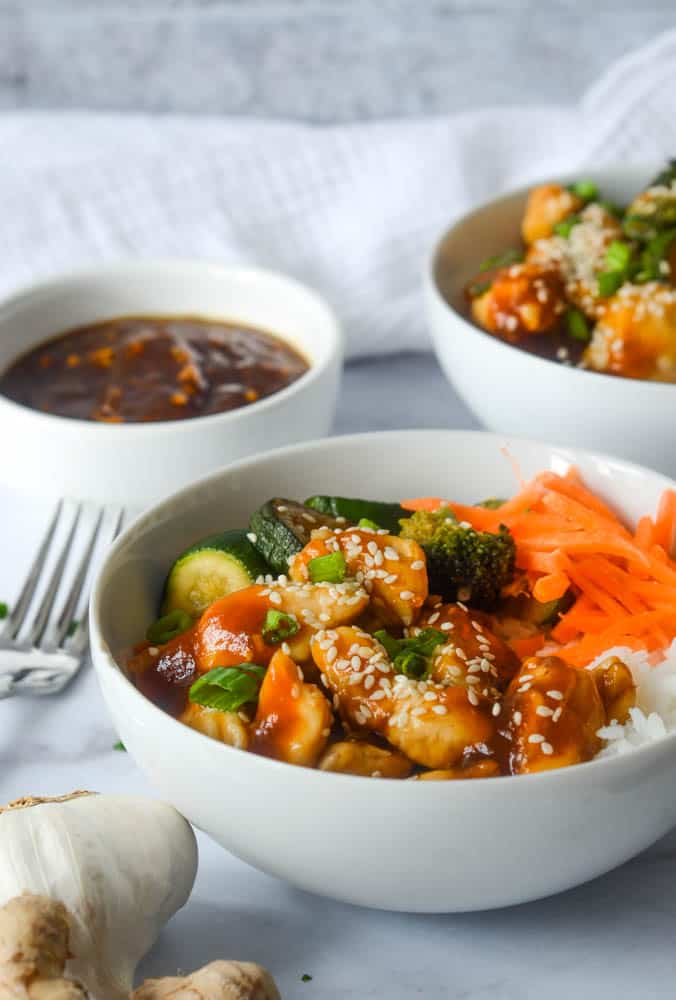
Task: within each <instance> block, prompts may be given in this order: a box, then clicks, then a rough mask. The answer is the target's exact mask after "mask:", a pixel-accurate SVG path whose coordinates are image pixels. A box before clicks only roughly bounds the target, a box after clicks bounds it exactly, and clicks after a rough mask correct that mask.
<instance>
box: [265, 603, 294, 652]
mask: <svg viewBox="0 0 676 1000" xmlns="http://www.w3.org/2000/svg"><path fill="white" fill-rule="evenodd" d="M299 630H300V625H299V624H298V619H297V618H296V617H295V616H294V615H287V614H285V613H284V612H283V611H273V610H270V611H268V613H267V614H266V616H265V621H264V622H263V628H262V629H261V634H262V636H263V638H264V640H265V641H266V642H267V644H268V645H275V644H276V643H278V642H284V640H285V639H290V638H291V636H292V635H295V634H296V632H298V631H299Z"/></svg>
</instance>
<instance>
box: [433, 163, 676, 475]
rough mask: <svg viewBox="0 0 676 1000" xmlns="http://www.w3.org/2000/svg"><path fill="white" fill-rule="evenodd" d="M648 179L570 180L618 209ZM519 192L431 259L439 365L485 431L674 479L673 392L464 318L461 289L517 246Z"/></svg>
mask: <svg viewBox="0 0 676 1000" xmlns="http://www.w3.org/2000/svg"><path fill="white" fill-rule="evenodd" d="M655 172H656V171H655V168H654V167H653V168H650V167H642V168H640V167H631V168H623V169H614V170H592V169H590V170H586V169H584V170H581V171H578V172H577V174H576V175H575V176H576V177H577V178H578V179H579V178H580V177H582V176H584V177H585V178H587V177H590V178H591V179H593V180H595V181H596V182H597V183H598V185H599V187H600V189H601V191H602V192H603V194H604V196H605V197H608V198H610V199H611V200H614V201H617V202H619V203H620V204H626V203H628V202H629V201H630V200H631V198H632V197H633V195H635V194H636V192H638V191H640V190H641V189H642V188H643V187H645V185H646V182H647V181H648V180H649V179H650V177H651V176H653V175H654V174H655ZM573 179H574V178H573V177H572V176H564V177H563V178H561V180H562V181H563V182H564V183H566V182H569V181H571V180H573ZM531 186H532V185H531ZM527 193H528V189H526V188H524V189H522V190H520V191H516V192H513V193H511V194H507V195H505V196H504V197H501V198H498V199H497V200H495V201H491V202H489V203H488V204H487V205H483V206H482V207H481V208H478V209H476V210H475V211H473V212H470V213H469V214H468V215H466V216H464V217H463V218H461V219H460V220H459V221H458V222H456V223H455V225H453V226H452V228H451V229H449V230H448V232H447V233H446V234H445V235H444V236H443V237H442V238H441V240H440V241H439V243H438V244H437V246H436V248H435V250H434V252H433V254H432V257H431V261H430V263H429V265H428V267H427V269H426V273H425V302H426V311H427V320H428V325H429V329H430V333H431V335H432V341H433V344H434V348H435V351H436V354H437V357H438V359H439V362H440V364H441V367H442V368H443V370H444V372H445V374H446V376H447V378H448V380H449V381H450V382H451V383H452V384H453V385H454V386H455V388H456V390H457V392H458V394H459V395H460V396H461V397H462V399H463V400H464V401H465V403H467V405H468V406H469V408H470V409H471V410H472V411H473V412H474V414H475V415H476V416H477V417H478V419H479V420H480V421H481V423H482V424H483V425H484V426H486V427H488V428H489V429H490V430H496V431H501V432H503V433H507V434H525V435H530V434H537V435H538V437H541V438H543V439H544V440H546V441H553V442H559V443H561V444H567V445H574V446H576V447H584V448H593V449H598V450H600V451H607V452H610V453H612V454H616V455H620V456H621V457H623V458H628V459H631V460H632V461H637V462H642V463H644V464H646V465H650V466H653V467H654V468H657V469H660V470H662V471H664V472H667V473H669V474H671V475H675V474H676V425H674V421H673V414H674V408H675V407H676V386H675V385H669V384H665V383H658V382H648V381H641V380H637V379H628V378H619V377H617V376H612V375H602V374H599V373H597V372H589V371H582V370H580V369H576V368H571V367H566V366H564V365H562V364H559V363H557V362H555V361H549V360H547V359H544V358H539V357H536V356H535V355H533V354H530V353H528V352H527V351H524V350H522V349H520V348H519V347H514V346H512V345H511V344H508V343H505V342H504V341H502V340H499V339H498V338H497V337H494V336H492V335H491V334H489V333H486V332H485V331H483V330H481V329H480V328H479V327H477V326H475V325H474V323H472V322H471V321H470V320H469V319H468V318H467V313H466V306H465V302H464V292H463V290H464V288H465V286H466V284H467V282H468V281H469V280H470V279H471V278H473V277H474V276H475V275H476V272H477V269H478V266H479V264H480V263H481V261H482V260H484V259H486V258H487V257H490V256H492V255H493V254H496V253H501V252H503V251H504V250H506V249H508V248H509V247H515V246H520V234H519V226H520V222H521V217H522V215H523V208H524V205H525V201H526V196H527Z"/></svg>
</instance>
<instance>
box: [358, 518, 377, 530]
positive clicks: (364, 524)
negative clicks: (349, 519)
mask: <svg viewBox="0 0 676 1000" xmlns="http://www.w3.org/2000/svg"><path fill="white" fill-rule="evenodd" d="M357 527H358V528H371V529H372V530H373V531H380V525H379V524H376V522H375V521H372V520H371V518H370V517H360V518H359V520H358V521H357Z"/></svg>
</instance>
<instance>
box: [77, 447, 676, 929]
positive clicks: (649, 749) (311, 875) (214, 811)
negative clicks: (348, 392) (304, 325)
mask: <svg viewBox="0 0 676 1000" xmlns="http://www.w3.org/2000/svg"><path fill="white" fill-rule="evenodd" d="M505 446H507V447H508V449H509V455H510V456H511V459H512V460H516V461H517V462H518V463H519V466H520V468H521V471H522V473H523V475H524V476H525V477H529V476H531V475H533V474H535V473H536V472H538V471H541V470H542V469H551V470H553V471H555V472H559V473H563V472H565V470H566V469H567V468H568V466H569V465H570V464H571V463H573V464H574V465H576V466H577V467H578V468H579V470H580V472H581V474H582V476H583V477H584V479H585V481H586V482H587V484H588V485H589V486H590V487H591V488H592V489H593V490H595V491H598V492H599V493H601V494H602V495H603V496H604V497H606V498H607V499H608V500H609V501H611V502H612V503H613V504H614V505H616V507H617V508H618V510H619V512H621V513H623V514H624V515H625V516H626V518H627V519H628V521H635V520H636V519H637V518H638V517H639V516H640V515H641V514H643V513H644V512H645V511H653V510H654V509H655V507H656V504H657V501H658V498H659V495H660V494H661V492H662V490H663V489H664V488H665V487H666V486H668V485H671V484H670V483H669V482H668V481H667V480H666V479H665V478H664V477H662V476H660V475H658V474H656V473H653V472H649V471H647V470H645V469H642V468H639V467H637V466H633V465H629V464H625V463H623V462H621V461H616V460H614V459H610V458H605V457H602V456H597V455H593V454H590V453H586V452H581V451H576V450H573V449H567V448H559V447H552V446H550V445H546V444H539V443H534V442H528V441H524V440H516V439H514V440H508V439H506V438H504V437H502V436H498V435H492V434H487V433H482V432H460V431H409V432H400V433H396V432H392V433H384V434H364V435H360V436H354V437H339V438H333V439H330V440H327V441H322V442H314V443H312V444H308V445H303V446H298V447H293V448H286V449H282V450H279V451H277V452H274V453H269V454H266V455H262V456H259V457H257V458H254V459H249V460H246V461H243V462H240V463H237V464H236V465H232V466H230V467H229V468H227V469H223V470H222V471H220V472H218V473H216V474H214V475H212V476H210V477H209V478H206V479H203V480H201V481H200V482H198V483H196V484H194V485H192V486H190V487H188V488H187V489H184V490H182V491H181V492H179V493H177V494H175V495H174V496H172V497H171V498H169V499H167V500H165V501H164V502H162V503H161V504H160V505H159V506H157V507H155V508H154V509H152V510H151V511H149V512H147V513H146V514H144V515H142V516H141V518H140V519H139V520H137V521H136V523H135V524H134V525H133V526H131V527H130V528H129V529H128V530H127V531H126V532H125V534H124V535H123V536H122V537H121V538H120V539H119V540H118V542H117V543H116V544H115V546H114V547H113V549H112V550H111V552H110V553H109V555H108V558H107V560H106V563H105V565H104V567H103V569H102V571H101V573H100V575H99V578H98V582H97V584H96V587H95V592H94V595H93V599H92V604H91V639H92V651H93V657H94V663H95V666H96V670H97V672H98V675H99V681H100V684H101V688H102V691H103V694H104V697H105V700H106V701H107V703H108V706H109V709H110V712H111V714H112V717H113V720H114V723H115V726H116V728H117V730H118V731H119V734H120V737H121V739H122V740H123V741H124V744H125V746H126V747H127V749H128V750H129V752H130V753H131V754H132V756H133V757H134V759H135V760H136V761H137V762H138V764H139V766H140V767H141V768H142V770H143V771H144V772H145V773H146V775H147V776H148V778H149V779H150V781H151V782H152V783H153V785H154V786H155V788H156V789H157V790H158V792H159V793H160V794H161V795H162V796H163V798H165V799H167V800H168V801H170V802H171V803H173V804H174V805H175V806H176V807H177V808H178V809H179V810H180V811H181V812H182V813H183V814H184V815H185V816H186V817H187V818H188V819H189V820H191V822H193V823H194V824H195V825H196V826H198V827H200V828H201V829H202V830H204V831H206V832H207V833H208V834H209V835H210V836H211V837H213V838H214V839H215V840H216V841H218V842H219V843H220V844H222V845H223V847H225V848H227V849H228V850H229V851H232V852H233V853H234V854H236V855H237V856H238V857H240V858H242V859H243V860H245V861H246V862H248V863H250V864H252V865H254V866H255V867H257V868H260V869H262V870H263V871H266V872H269V873H270V874H272V875H276V876H278V877H280V878H283V879H286V880H287V881H289V882H291V883H293V884H294V885H296V886H299V887H301V888H303V889H307V890H309V891H311V892H316V893H320V894H322V895H326V896H330V897H333V898H335V899H340V900H345V901H348V902H351V903H357V904H361V905H365V906H373V907H380V908H384V909H391V910H408V911H419V912H451V911H463V910H474V909H485V908H490V907H499V906H506V905H510V904H513V903H521V902H524V901H526V900H531V899H536V898H538V897H542V896H546V895H549V894H552V893H556V892H560V891H561V890H563V889H568V888H570V887H571V886H575V885H578V884H580V883H582V882H584V881H586V880H587V879H591V878H594V877H595V876H597V875H600V874H602V873H603V872H606V871H608V870H609V869H611V868H613V867H615V866H617V865H619V864H621V863H622V862H623V861H626V860H627V859H628V858H630V857H632V856H633V855H634V854H636V853H637V852H639V851H641V850H642V849H643V848H645V847H647V846H648V845H649V844H651V843H652V842H653V841H655V840H656V839H657V838H659V837H660V836H662V835H663V834H665V833H666V832H667V831H668V830H669V829H670V827H672V826H673V824H674V823H676V795H675V794H674V787H675V778H674V775H675V773H676V770H675V769H676V735H670V736H667V737H665V738H663V739H661V740H659V741H656V742H654V743H651V744H650V745H647V746H644V747H641V748H638V749H636V750H634V751H632V752H631V753H628V754H626V755H624V756H615V757H611V758H606V759H597V760H594V761H592V762H590V763H586V764H580V765H577V766H574V767H568V768H563V769H560V770H554V771H549V772H546V773H540V774H530V775H520V776H516V777H504V778H488V779H484V780H480V781H479V780H475V781H429V782H422V781H395V780H372V779H369V778H360V777H352V776H347V775H342V774H331V773H325V772H322V771H319V770H310V769H306V768H302V767H294V766H291V765H289V764H285V763H281V762H278V761H275V760H271V759H268V758H264V757H260V756H256V755H255V754H253V753H248V752H244V751H240V750H237V749H234V748H232V747H230V746H226V745H224V744H221V743H219V742H216V741H214V740H212V739H210V738H208V737H206V736H203V735H201V734H200V733H198V732H195V731H194V730H192V729H190V728H188V727H186V726H184V725H183V724H181V723H180V722H178V721H176V720H175V719H173V718H172V717H171V716H169V715H168V714H165V712H163V711H162V710H161V709H160V708H158V707H156V706H155V705H154V704H152V703H151V702H150V701H149V700H147V699H146V698H145V697H144V696H143V695H142V694H141V693H140V692H139V691H138V690H137V688H136V687H134V685H133V684H132V683H131V682H130V680H128V679H127V677H126V676H125V674H124V672H123V670H122V669H121V668H120V665H119V664H120V662H122V661H123V652H124V651H125V650H129V648H130V647H131V646H133V645H134V644H135V643H136V642H137V641H138V639H139V636H142V635H143V634H144V632H145V629H146V627H147V625H148V623H149V622H150V621H151V620H152V619H153V618H154V617H155V616H156V614H157V606H158V601H159V597H160V594H161V591H162V586H163V581H164V578H165V574H166V572H167V568H168V567H169V566H170V565H171V564H172V562H173V561H174V559H175V558H176V555H177V553H178V552H180V551H181V550H182V549H184V548H185V547H186V546H188V545H190V544H192V543H193V542H194V541H195V540H196V539H197V538H199V537H203V536H205V535H208V534H210V533H212V532H216V531H220V530H222V529H224V528H228V527H237V526H242V525H246V524H247V523H248V518H249V515H250V513H251V512H252V510H253V509H255V508H256V507H257V506H258V505H259V504H261V503H262V502H264V501H265V500H267V499H268V498H269V497H271V496H292V497H299V498H302V497H305V496H308V495H310V494H313V493H316V492H322V493H328V494H337V495H358V494H359V493H360V492H361V493H362V494H363V493H364V492H368V493H369V494H370V495H372V496H373V497H379V498H381V499H386V500H387V499H390V500H399V499H400V498H402V497H404V496H407V495H410V494H411V492H412V491H413V492H414V493H415V494H416V495H431V496H434V495H442V496H449V497H453V498H454V499H457V500H459V501H464V502H467V503H472V502H474V501H476V499H477V498H478V497H485V496H495V495H503V496H505V495H510V494H511V493H513V492H514V491H515V478H514V471H513V466H512V464H510V461H509V460H508V459H507V458H506V457H505V454H504V447H505Z"/></svg>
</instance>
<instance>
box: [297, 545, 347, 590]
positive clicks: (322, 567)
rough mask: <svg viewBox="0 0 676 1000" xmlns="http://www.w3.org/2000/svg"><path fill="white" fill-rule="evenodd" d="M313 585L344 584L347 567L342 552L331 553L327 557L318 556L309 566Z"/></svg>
mask: <svg viewBox="0 0 676 1000" xmlns="http://www.w3.org/2000/svg"><path fill="white" fill-rule="evenodd" d="M307 569H308V573H309V574H310V580H311V582H312V583H342V582H343V580H344V579H345V571H346V569H347V565H346V563H345V556H344V555H343V553H342V552H330V553H329V555H327V556H317V558H316V559H311V560H310V562H309V563H308V564H307Z"/></svg>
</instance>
